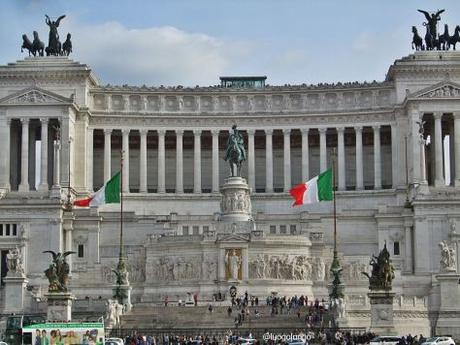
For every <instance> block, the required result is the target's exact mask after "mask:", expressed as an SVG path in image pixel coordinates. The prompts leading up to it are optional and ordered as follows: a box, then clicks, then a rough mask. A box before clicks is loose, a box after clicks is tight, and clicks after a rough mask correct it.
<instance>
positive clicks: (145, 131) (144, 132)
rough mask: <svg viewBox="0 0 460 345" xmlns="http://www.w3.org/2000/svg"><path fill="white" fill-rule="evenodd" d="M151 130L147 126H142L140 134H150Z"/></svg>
mask: <svg viewBox="0 0 460 345" xmlns="http://www.w3.org/2000/svg"><path fill="white" fill-rule="evenodd" d="M148 132H149V130H148V129H147V128H141V129H139V134H140V135H141V136H146V135H147V134H148Z"/></svg>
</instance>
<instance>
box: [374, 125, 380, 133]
mask: <svg viewBox="0 0 460 345" xmlns="http://www.w3.org/2000/svg"><path fill="white" fill-rule="evenodd" d="M372 129H373V130H374V132H377V131H379V130H380V125H374V126H372Z"/></svg>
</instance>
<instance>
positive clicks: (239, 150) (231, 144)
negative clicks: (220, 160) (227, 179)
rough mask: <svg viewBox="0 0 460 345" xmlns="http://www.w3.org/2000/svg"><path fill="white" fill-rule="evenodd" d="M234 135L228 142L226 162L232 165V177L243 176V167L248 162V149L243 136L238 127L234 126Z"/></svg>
mask: <svg viewBox="0 0 460 345" xmlns="http://www.w3.org/2000/svg"><path fill="white" fill-rule="evenodd" d="M232 130H233V133H231V134H230V136H229V137H228V141H227V148H226V155H225V158H224V159H225V161H228V163H229V165H230V176H232V177H235V176H241V165H242V163H243V162H244V161H245V160H246V149H245V148H244V139H243V135H242V134H241V133H240V132H239V131H238V129H237V128H236V125H233V126H232Z"/></svg>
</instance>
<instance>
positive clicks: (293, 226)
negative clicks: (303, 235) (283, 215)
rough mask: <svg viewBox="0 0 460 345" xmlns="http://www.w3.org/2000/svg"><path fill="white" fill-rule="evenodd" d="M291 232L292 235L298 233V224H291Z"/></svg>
mask: <svg viewBox="0 0 460 345" xmlns="http://www.w3.org/2000/svg"><path fill="white" fill-rule="evenodd" d="M289 232H290V233H291V235H295V234H297V226H296V225H293V224H291V225H289Z"/></svg>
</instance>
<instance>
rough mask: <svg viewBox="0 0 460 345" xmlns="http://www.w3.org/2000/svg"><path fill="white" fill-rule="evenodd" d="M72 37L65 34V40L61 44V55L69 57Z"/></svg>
mask: <svg viewBox="0 0 460 345" xmlns="http://www.w3.org/2000/svg"><path fill="white" fill-rule="evenodd" d="M71 38H72V35H71V34H70V33H68V34H67V39H66V40H65V42H64V43H63V44H62V55H65V56H69V55H70V53H71V52H72V41H71V40H70V39H71Z"/></svg>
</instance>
